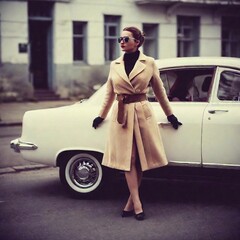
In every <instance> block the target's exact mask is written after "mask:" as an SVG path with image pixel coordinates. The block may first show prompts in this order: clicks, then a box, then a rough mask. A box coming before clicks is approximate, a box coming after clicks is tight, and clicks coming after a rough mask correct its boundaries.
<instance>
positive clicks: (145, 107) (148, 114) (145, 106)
mask: <svg viewBox="0 0 240 240" xmlns="http://www.w3.org/2000/svg"><path fill="white" fill-rule="evenodd" d="M142 108H143V113H144V116H145V118H146V119H149V118H151V117H152V111H151V109H150V108H149V106H148V104H147V103H143V104H142Z"/></svg>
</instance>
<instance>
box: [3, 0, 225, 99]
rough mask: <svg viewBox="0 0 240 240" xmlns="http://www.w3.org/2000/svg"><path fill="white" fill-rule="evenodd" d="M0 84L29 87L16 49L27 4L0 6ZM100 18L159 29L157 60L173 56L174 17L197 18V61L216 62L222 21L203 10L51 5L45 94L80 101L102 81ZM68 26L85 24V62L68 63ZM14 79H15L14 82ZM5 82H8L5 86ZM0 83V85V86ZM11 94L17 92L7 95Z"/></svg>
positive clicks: (100, 1) (23, 36) (24, 37)
mask: <svg viewBox="0 0 240 240" xmlns="http://www.w3.org/2000/svg"><path fill="white" fill-rule="evenodd" d="M0 14H1V20H0V23H1V28H0V31H1V32H0V36H1V40H0V43H1V50H0V51H1V52H0V55H1V58H0V61H1V66H0V71H1V73H0V74H1V75H0V76H2V77H1V78H4V79H5V80H4V81H5V82H6V81H7V82H8V85H9V83H10V82H14V81H13V79H14V78H15V79H16V78H18V79H19V81H20V82H22V83H24V84H23V85H26V86H28V85H30V87H28V92H29V95H31V94H32V89H31V82H29V72H28V67H29V56H28V53H19V51H18V44H19V43H27V42H28V12H27V1H0ZM104 15H117V16H121V29H122V28H123V27H125V26H129V25H134V26H137V27H139V28H142V24H143V23H156V24H159V32H158V56H159V58H170V57H176V56H177V16H178V15H182V16H200V17H201V18H200V43H199V44H200V46H199V49H200V51H199V55H200V56H221V16H220V15H219V16H218V15H217V14H213V11H212V10H211V9H208V8H206V7H204V8H202V7H199V6H198V7H187V6H186V7H184V6H181V7H180V8H176V9H170V10H169V9H167V8H166V7H165V6H161V5H150V4H147V5H137V4H135V3H134V1H129V0H115V1H112V0H72V1H70V2H55V4H54V9H53V66H52V67H53V76H52V78H53V79H52V81H51V82H52V85H51V86H50V88H52V89H53V90H55V91H56V92H58V93H60V94H61V95H62V96H64V97H66V96H68V95H69V94H70V95H75V96H84V95H86V94H87V92H89V91H90V92H91V91H92V90H93V86H94V85H96V84H98V83H100V84H102V83H103V82H105V81H106V78H107V75H108V70H109V63H106V62H105V60H104ZM72 21H86V22H87V23H88V27H87V62H86V63H75V62H74V61H73V31H72ZM16 76H17V77H16ZM6 79H7V80H6ZM1 82H3V81H1V80H0V83H1ZM12 91H16V89H14V88H13V89H12Z"/></svg>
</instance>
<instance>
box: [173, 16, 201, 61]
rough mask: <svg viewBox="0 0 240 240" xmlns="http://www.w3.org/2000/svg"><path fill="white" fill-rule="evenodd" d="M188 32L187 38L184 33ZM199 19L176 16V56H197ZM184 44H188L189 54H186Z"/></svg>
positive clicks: (196, 17)
mask: <svg viewBox="0 0 240 240" xmlns="http://www.w3.org/2000/svg"><path fill="white" fill-rule="evenodd" d="M187 31H188V32H189V33H190V34H189V36H187V35H186V32H187ZM199 38H200V17H198V16H182V15H179V16H177V56H178V57H193V56H199ZM186 44H189V47H188V48H189V49H190V50H188V51H189V53H187V54H186Z"/></svg>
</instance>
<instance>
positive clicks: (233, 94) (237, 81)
mask: <svg viewBox="0 0 240 240" xmlns="http://www.w3.org/2000/svg"><path fill="white" fill-rule="evenodd" d="M217 96H218V99H219V100H222V101H240V73H237V72H232V71H223V72H222V73H221V75H220V81H219V87H218V93H217Z"/></svg>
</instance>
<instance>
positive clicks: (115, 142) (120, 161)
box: [99, 52, 172, 171]
mask: <svg viewBox="0 0 240 240" xmlns="http://www.w3.org/2000/svg"><path fill="white" fill-rule="evenodd" d="M149 83H150V84H151V86H152V88H153V91H154V93H155V95H156V97H157V99H158V101H159V103H160V105H161V107H162V109H163V111H164V112H165V114H166V116H169V115H171V114H172V110H171V107H170V105H169V101H168V99H167V96H166V93H165V89H164V87H163V83H162V81H161V79H160V77H159V71H158V69H157V66H156V65H155V62H154V59H153V58H151V57H148V56H146V55H144V54H143V53H141V52H140V56H139V58H138V60H137V62H136V64H135V66H134V68H133V70H132V71H131V73H130V74H129V77H128V76H127V74H126V72H125V68H124V62H123V56H121V57H120V58H118V59H116V60H115V61H113V62H112V63H111V65H110V72H109V77H108V80H107V90H106V95H105V100H104V103H103V106H102V109H101V111H100V114H99V116H100V117H102V118H106V116H107V114H108V112H109V110H110V108H111V106H112V104H114V105H113V111H112V116H111V123H110V129H109V136H108V140H107V145H106V150H105V153H104V156H103V161H102V164H103V165H105V166H107V167H110V168H115V169H119V170H124V171H130V162H131V154H132V145H133V137H135V139H136V145H137V150H138V154H139V159H140V163H141V168H142V171H146V170H149V169H153V168H157V167H161V166H164V165H167V158H166V155H165V151H164V147H163V143H162V139H161V135H160V132H159V128H158V125H157V121H156V118H155V116H154V114H153V111H152V108H151V105H150V103H149V102H148V101H146V100H145V101H142V102H136V103H130V104H125V105H124V118H125V125H124V126H123V125H121V124H119V123H118V122H117V112H118V102H117V101H116V94H140V93H147V91H148V86H149Z"/></svg>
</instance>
